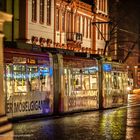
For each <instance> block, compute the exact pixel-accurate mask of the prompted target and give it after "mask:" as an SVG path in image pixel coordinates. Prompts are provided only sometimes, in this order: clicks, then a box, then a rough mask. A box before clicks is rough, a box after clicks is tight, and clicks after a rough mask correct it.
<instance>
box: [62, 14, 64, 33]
mask: <svg viewBox="0 0 140 140" xmlns="http://www.w3.org/2000/svg"><path fill="white" fill-rule="evenodd" d="M62 32H65V12H62Z"/></svg>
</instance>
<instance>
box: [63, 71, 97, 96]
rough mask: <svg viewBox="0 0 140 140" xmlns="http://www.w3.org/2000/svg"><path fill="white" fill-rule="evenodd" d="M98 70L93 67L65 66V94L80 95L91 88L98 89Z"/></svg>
mask: <svg viewBox="0 0 140 140" xmlns="http://www.w3.org/2000/svg"><path fill="white" fill-rule="evenodd" d="M97 79H98V76H97V71H95V70H91V69H87V68H86V69H84V68H83V69H79V68H71V69H70V68H65V69H64V87H65V95H71V94H72V95H73V93H74V94H75V95H77V94H78V95H80V94H83V93H87V94H88V91H90V90H93V89H94V90H97V88H98V87H97Z"/></svg>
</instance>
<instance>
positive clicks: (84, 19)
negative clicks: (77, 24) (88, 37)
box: [82, 17, 85, 36]
mask: <svg viewBox="0 0 140 140" xmlns="http://www.w3.org/2000/svg"><path fill="white" fill-rule="evenodd" d="M82 23H83V26H82V28H83V30H82V33H83V36H84V32H85V17H83V22H82Z"/></svg>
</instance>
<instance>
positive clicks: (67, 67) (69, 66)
mask: <svg viewBox="0 0 140 140" xmlns="http://www.w3.org/2000/svg"><path fill="white" fill-rule="evenodd" d="M62 83H63V84H62V86H63V87H64V90H63V94H62V95H61V98H62V100H61V101H63V106H64V107H63V110H61V111H62V112H63V111H64V112H71V111H79V110H91V109H97V108H98V94H99V92H98V64H97V61H96V59H93V60H91V59H86V58H76V57H68V56H64V57H63V80H62Z"/></svg>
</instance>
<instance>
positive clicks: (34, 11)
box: [32, 0, 37, 22]
mask: <svg viewBox="0 0 140 140" xmlns="http://www.w3.org/2000/svg"><path fill="white" fill-rule="evenodd" d="M32 21H33V22H36V21H37V0H32Z"/></svg>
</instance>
